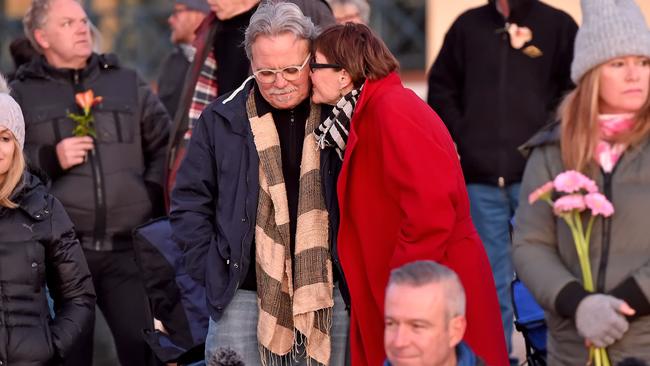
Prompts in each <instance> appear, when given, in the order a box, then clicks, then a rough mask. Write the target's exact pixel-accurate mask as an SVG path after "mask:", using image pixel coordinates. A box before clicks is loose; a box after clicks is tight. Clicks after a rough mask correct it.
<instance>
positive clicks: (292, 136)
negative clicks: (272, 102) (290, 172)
mask: <svg viewBox="0 0 650 366" xmlns="http://www.w3.org/2000/svg"><path fill="white" fill-rule="evenodd" d="M289 147H290V150H289V158H290V159H291V160H292V162H291V163H292V164H291V165H293V160H295V159H296V150H298V148H297V146H296V114H295V112H294V110H293V109H292V110H290V111H289ZM298 177H300V172H298Z"/></svg>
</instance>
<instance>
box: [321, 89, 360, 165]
mask: <svg viewBox="0 0 650 366" xmlns="http://www.w3.org/2000/svg"><path fill="white" fill-rule="evenodd" d="M362 89H363V85H362V86H361V87H360V88H359V89H353V90H352V91H351V92H349V93H347V94H346V95H344V96H343V98H341V99H340V100H339V101H338V103H336V105H335V106H334V109H332V112H331V113H330V115H329V117H327V119H326V120H325V121H323V123H321V124H320V125H319V126H318V128H317V129H316V130H314V135H316V139H317V140H318V146H319V147H320V148H321V149H325V148H326V147H334V148H336V153H337V154H338V156H339V159H341V160H343V154H345V145H347V143H348V135H349V134H350V121H352V114H353V113H354V107H355V106H356V105H357V101H358V100H359V95H360V94H361V90H362Z"/></svg>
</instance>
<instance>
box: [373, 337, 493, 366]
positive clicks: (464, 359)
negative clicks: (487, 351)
mask: <svg viewBox="0 0 650 366" xmlns="http://www.w3.org/2000/svg"><path fill="white" fill-rule="evenodd" d="M475 365H482V362H481V360H480V359H479V358H478V357H477V356H476V354H474V351H472V349H471V348H469V346H468V345H467V344H465V342H462V341H461V342H460V343H459V344H458V345H457V346H456V366H475ZM384 366H392V364H391V363H390V361H388V360H386V361H384Z"/></svg>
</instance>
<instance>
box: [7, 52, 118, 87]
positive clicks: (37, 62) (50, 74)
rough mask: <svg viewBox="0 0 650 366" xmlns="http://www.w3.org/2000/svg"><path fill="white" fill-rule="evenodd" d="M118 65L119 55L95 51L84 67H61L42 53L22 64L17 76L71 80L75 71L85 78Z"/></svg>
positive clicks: (22, 77)
mask: <svg viewBox="0 0 650 366" xmlns="http://www.w3.org/2000/svg"><path fill="white" fill-rule="evenodd" d="M117 67H119V61H118V59H117V56H115V55H113V54H102V55H98V54H96V53H93V54H92V55H90V57H89V58H88V62H87V64H86V66H85V67H84V68H83V69H66V68H63V69H59V68H56V67H54V66H52V65H50V64H49V63H48V62H47V60H46V59H45V56H42V55H41V56H39V57H37V58H35V59H34V60H33V61H32V62H30V63H28V64H26V65H23V66H21V67H20V69H18V72H17V73H16V78H17V79H20V80H24V79H55V80H64V81H71V80H73V78H74V75H75V73H77V74H78V76H79V77H80V78H81V79H83V80H85V79H89V78H91V77H93V76H94V75H96V74H98V73H99V70H100V69H109V68H117Z"/></svg>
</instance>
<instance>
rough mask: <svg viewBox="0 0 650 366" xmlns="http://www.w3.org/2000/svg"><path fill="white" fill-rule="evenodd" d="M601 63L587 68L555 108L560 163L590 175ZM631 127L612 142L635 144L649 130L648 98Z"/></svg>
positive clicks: (596, 134)
mask: <svg viewBox="0 0 650 366" xmlns="http://www.w3.org/2000/svg"><path fill="white" fill-rule="evenodd" d="M601 68H602V65H601V66H598V67H594V68H593V69H591V70H589V71H588V72H587V73H585V75H584V76H583V77H582V78H581V79H580V81H579V82H578V85H577V87H576V88H575V89H574V90H573V91H572V92H571V93H569V94H568V95H567V96H566V97H565V98H564V100H563V101H562V103H561V104H560V107H559V110H558V116H559V118H560V121H561V136H562V138H561V140H560V147H561V150H562V162H563V163H564V167H565V168H566V169H575V170H577V171H580V172H583V173H585V174H589V175H593V174H594V173H595V172H596V168H597V166H596V165H594V164H593V158H594V151H595V149H596V145H597V144H598V140H599V139H600V127H599V125H598V114H599V101H600V98H599V91H600V72H601ZM634 119H635V121H636V123H635V125H634V128H633V129H632V130H631V131H629V132H627V133H623V134H621V135H619V136H617V137H616V138H615V139H614V142H620V143H625V144H627V145H629V146H634V145H636V144H638V143H640V142H641V141H642V140H643V139H645V138H646V137H647V136H648V134H649V133H650V98H649V99H648V100H646V102H645V104H644V105H643V107H641V109H640V110H639V111H638V112H637V113H636V115H635V116H634Z"/></svg>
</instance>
